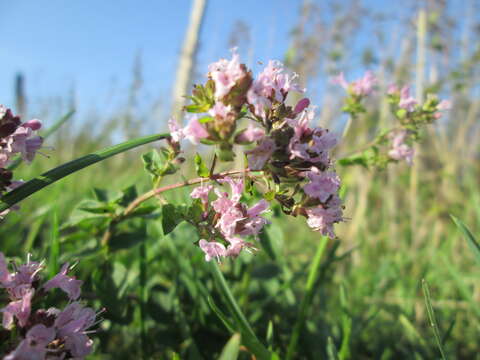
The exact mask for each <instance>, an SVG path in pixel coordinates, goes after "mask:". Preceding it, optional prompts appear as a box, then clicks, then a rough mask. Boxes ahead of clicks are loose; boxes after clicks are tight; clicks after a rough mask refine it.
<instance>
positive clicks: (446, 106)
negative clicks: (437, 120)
mask: <svg viewBox="0 0 480 360" xmlns="http://www.w3.org/2000/svg"><path fill="white" fill-rule="evenodd" d="M451 108H452V102H451V101H450V100H442V101H440V103H439V104H438V105H437V110H450V109H451Z"/></svg>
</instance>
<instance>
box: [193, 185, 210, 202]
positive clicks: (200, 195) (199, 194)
mask: <svg viewBox="0 0 480 360" xmlns="http://www.w3.org/2000/svg"><path fill="white" fill-rule="evenodd" d="M212 189H213V186H212V185H202V186H199V187H197V188H195V189H193V191H192V192H191V193H190V196H191V197H192V198H193V199H201V200H202V204H203V205H204V206H207V205H208V194H209V193H210V191H212Z"/></svg>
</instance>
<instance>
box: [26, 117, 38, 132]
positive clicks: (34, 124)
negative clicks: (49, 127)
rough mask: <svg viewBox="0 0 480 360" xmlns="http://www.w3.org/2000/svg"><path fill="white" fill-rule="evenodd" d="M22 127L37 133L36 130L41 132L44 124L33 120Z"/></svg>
mask: <svg viewBox="0 0 480 360" xmlns="http://www.w3.org/2000/svg"><path fill="white" fill-rule="evenodd" d="M22 126H24V127H28V128H30V129H32V130H33V131H36V130H40V128H41V127H42V122H41V121H40V120H38V119H32V120H29V121H27V122H26V123H24V124H23V125H22Z"/></svg>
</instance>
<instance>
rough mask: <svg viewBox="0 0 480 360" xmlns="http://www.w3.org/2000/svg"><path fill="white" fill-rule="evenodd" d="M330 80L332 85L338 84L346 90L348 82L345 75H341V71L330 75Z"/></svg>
mask: <svg viewBox="0 0 480 360" xmlns="http://www.w3.org/2000/svg"><path fill="white" fill-rule="evenodd" d="M330 82H331V83H332V84H334V85H340V86H341V87H342V88H344V89H345V90H348V87H349V84H348V82H347V80H345V76H344V75H343V72H341V73H340V74H338V75H337V76H334V77H332V80H331V81H330Z"/></svg>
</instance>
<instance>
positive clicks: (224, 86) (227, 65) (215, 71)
mask: <svg viewBox="0 0 480 360" xmlns="http://www.w3.org/2000/svg"><path fill="white" fill-rule="evenodd" d="M208 71H209V72H208V74H209V76H210V77H211V79H212V80H213V81H214V82H215V98H216V99H221V98H223V97H225V96H226V95H227V94H228V93H229V92H230V90H231V89H232V88H233V87H234V86H235V84H236V83H237V82H238V81H239V80H241V79H242V78H243V77H245V76H246V71H245V66H243V65H242V64H240V57H239V55H238V54H237V53H236V52H235V50H233V54H232V59H231V60H226V59H221V60H219V61H217V62H215V63H213V64H211V65H209V67H208Z"/></svg>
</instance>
